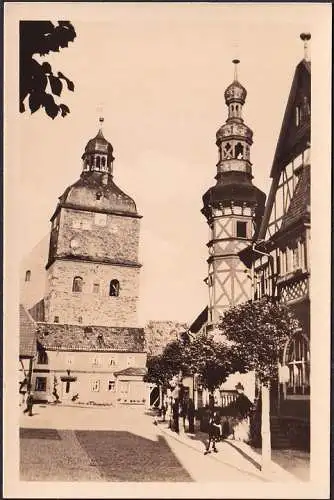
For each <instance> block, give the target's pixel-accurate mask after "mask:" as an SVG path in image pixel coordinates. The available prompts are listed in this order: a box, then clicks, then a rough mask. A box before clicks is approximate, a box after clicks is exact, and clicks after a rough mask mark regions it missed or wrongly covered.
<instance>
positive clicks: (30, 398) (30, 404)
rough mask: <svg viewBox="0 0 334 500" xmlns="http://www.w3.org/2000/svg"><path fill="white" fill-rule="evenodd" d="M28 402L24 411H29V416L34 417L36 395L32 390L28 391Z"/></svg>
mask: <svg viewBox="0 0 334 500" xmlns="http://www.w3.org/2000/svg"><path fill="white" fill-rule="evenodd" d="M26 404H27V407H26V409H25V410H24V411H23V413H28V415H29V417H32V407H33V405H34V396H33V395H32V393H31V392H30V391H29V392H28V397H27V400H26Z"/></svg>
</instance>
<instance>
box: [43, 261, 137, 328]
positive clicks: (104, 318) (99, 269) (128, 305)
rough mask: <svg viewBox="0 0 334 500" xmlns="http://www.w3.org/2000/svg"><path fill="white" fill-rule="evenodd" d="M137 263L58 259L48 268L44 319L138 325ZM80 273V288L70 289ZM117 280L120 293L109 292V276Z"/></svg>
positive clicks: (93, 323) (106, 324) (94, 323)
mask: <svg viewBox="0 0 334 500" xmlns="http://www.w3.org/2000/svg"><path fill="white" fill-rule="evenodd" d="M139 272H140V269H139V268H138V267H130V266H120V265H111V264H97V263H94V262H81V261H77V260H73V261H71V260H60V259H57V260H56V261H55V262H54V263H53V264H52V265H51V266H50V268H49V269H48V291H47V294H46V297H45V321H46V322H50V323H53V322H54V321H55V320H56V321H57V322H59V323H69V324H77V323H83V324H86V325H97V326H103V325H105V326H124V327H135V326H137V301H138V295H139ZM77 276H80V277H81V278H82V280H83V285H82V291H81V292H74V291H73V280H74V278H75V277H77ZM115 279H116V280H118V281H119V296H118V297H113V296H110V295H109V286H110V281H111V280H115Z"/></svg>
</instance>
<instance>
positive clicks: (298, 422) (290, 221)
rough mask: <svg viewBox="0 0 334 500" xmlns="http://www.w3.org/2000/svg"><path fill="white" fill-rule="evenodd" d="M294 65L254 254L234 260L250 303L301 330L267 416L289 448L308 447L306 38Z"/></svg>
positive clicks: (308, 85)
mask: <svg viewBox="0 0 334 500" xmlns="http://www.w3.org/2000/svg"><path fill="white" fill-rule="evenodd" d="M301 38H302V40H304V52H305V53H304V58H303V59H302V60H301V61H300V62H299V63H298V65H297V67H296V70H295V74H294V78H293V82H292V86H291V90H290V94H289V98H288V102H287V105H286V110H285V114H284V118H283V123H282V126H281V131H280V135H279V138H278V142H277V147H276V152H275V156H274V160H273V164H272V168H271V172H270V177H271V179H272V182H271V189H270V192H269V196H268V200H267V204H266V207H265V213H264V217H263V221H262V224H261V227H260V231H259V234H258V238H256V239H255V240H254V243H253V246H252V247H249V248H248V249H246V250H244V251H242V252H241V254H240V256H241V258H242V259H243V261H244V262H245V263H247V265H248V267H250V268H251V269H252V271H253V272H252V275H253V276H254V298H255V299H256V298H261V297H263V296H264V295H267V296H270V297H273V298H274V299H275V300H279V301H280V302H282V303H285V304H287V305H289V307H290V308H291V310H292V311H293V312H294V314H295V316H296V317H297V318H298V320H299V323H300V329H298V330H297V331H296V332H294V333H293V335H292V336H291V339H290V340H289V342H288V343H287V345H286V346H285V349H284V352H282V353H281V358H280V364H281V367H282V368H281V369H280V373H279V374H278V377H277V380H274V381H273V382H272V390H271V414H272V415H274V416H276V417H277V418H278V419H279V421H280V425H281V427H282V428H283V430H284V431H285V433H286V434H287V435H288V436H289V437H290V441H291V444H295V445H298V446H299V445H305V446H308V445H309V424H310V295H309V289H310V276H311V268H310V235H311V233H310V231H311V199H310V190H311V145H310V138H311V62H310V59H309V54H308V41H309V39H310V35H309V34H302V35H301Z"/></svg>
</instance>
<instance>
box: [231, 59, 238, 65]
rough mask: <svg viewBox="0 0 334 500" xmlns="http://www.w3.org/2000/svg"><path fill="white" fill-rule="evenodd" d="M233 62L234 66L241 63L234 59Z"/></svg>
mask: <svg viewBox="0 0 334 500" xmlns="http://www.w3.org/2000/svg"><path fill="white" fill-rule="evenodd" d="M232 62H233V64H239V62H240V61H239V59H233V61H232Z"/></svg>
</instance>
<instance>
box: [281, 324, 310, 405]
mask: <svg viewBox="0 0 334 500" xmlns="http://www.w3.org/2000/svg"><path fill="white" fill-rule="evenodd" d="M284 358H285V359H284V362H285V364H286V365H287V366H288V368H289V381H288V383H287V388H286V393H287V395H288V396H289V395H291V396H292V395H308V394H310V348H309V341H308V339H307V337H306V336H305V335H303V334H302V333H298V334H296V335H294V336H293V338H292V339H290V340H289V343H288V344H287V346H286V349H285V356H284Z"/></svg>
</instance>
